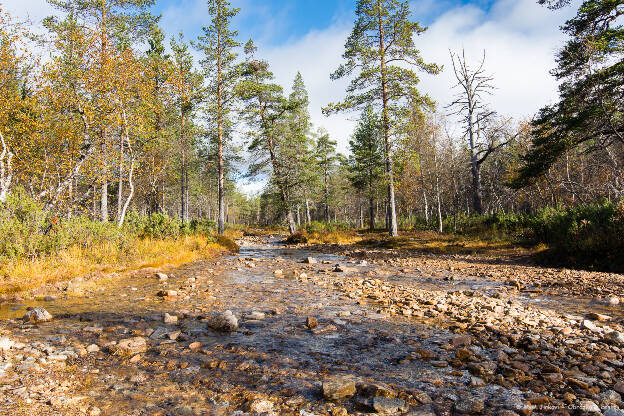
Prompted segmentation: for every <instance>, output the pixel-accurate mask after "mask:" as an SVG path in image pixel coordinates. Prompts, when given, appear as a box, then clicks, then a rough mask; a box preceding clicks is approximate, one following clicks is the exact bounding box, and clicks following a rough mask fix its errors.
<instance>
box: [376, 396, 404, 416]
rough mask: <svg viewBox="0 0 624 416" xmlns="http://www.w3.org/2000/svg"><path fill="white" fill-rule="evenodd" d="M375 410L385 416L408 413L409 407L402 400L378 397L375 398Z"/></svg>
mask: <svg viewBox="0 0 624 416" xmlns="http://www.w3.org/2000/svg"><path fill="white" fill-rule="evenodd" d="M373 409H374V410H375V411H376V412H377V413H380V414H383V415H393V414H397V413H403V412H407V411H408V410H409V405H408V404H407V403H405V402H404V401H403V400H401V399H390V398H387V397H381V396H377V397H374V398H373Z"/></svg>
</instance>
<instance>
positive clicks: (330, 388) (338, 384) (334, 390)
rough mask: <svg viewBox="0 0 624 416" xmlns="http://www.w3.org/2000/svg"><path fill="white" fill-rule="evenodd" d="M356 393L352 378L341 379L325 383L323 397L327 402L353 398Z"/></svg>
mask: <svg viewBox="0 0 624 416" xmlns="http://www.w3.org/2000/svg"><path fill="white" fill-rule="evenodd" d="M355 392H356V388H355V381H353V379H350V378H346V377H341V378H336V379H333V380H330V381H326V382H324V383H323V397H324V398H325V399H326V400H340V399H344V398H348V397H353V395H354V394H355Z"/></svg>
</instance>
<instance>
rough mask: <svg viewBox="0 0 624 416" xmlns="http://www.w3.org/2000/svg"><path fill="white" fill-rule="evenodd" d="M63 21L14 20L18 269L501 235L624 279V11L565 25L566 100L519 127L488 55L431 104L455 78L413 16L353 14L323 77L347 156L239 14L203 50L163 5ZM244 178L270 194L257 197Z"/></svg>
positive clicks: (12, 142)
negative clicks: (342, 82)
mask: <svg viewBox="0 0 624 416" xmlns="http://www.w3.org/2000/svg"><path fill="white" fill-rule="evenodd" d="M540 3H544V6H548V7H549V8H551V9H557V8H562V7H571V6H570V5H568V2H566V1H558V2H554V1H553V2H548V1H541V2H540ZM50 4H51V5H52V6H53V7H54V8H55V10H56V11H57V12H58V13H56V14H55V15H54V16H50V17H49V18H47V19H45V20H44V22H43V26H44V27H43V28H35V27H33V26H32V25H29V24H28V22H23V21H19V20H16V19H15V18H12V17H11V16H10V15H9V14H7V13H6V12H0V13H1V15H0V29H1V36H0V40H1V43H0V47H1V55H0V65H1V68H2V70H1V71H0V76H1V77H2V78H1V82H0V88H1V89H2V93H1V94H0V97H1V99H2V105H1V106H0V108H1V111H2V113H1V117H0V138H1V144H2V153H1V155H0V201H2V204H3V208H2V222H1V225H0V227H1V228H2V232H1V234H2V243H1V244H2V249H1V250H0V251H1V255H2V256H3V258H5V259H10V260H13V259H17V258H20V257H24V258H30V259H32V258H34V257H38V256H42V255H43V256H45V255H47V254H49V253H51V252H54V251H58V250H59V249H66V248H68V247H71V246H73V245H75V244H80V243H81V241H78V240H77V239H76V238H72V237H78V236H80V238H84V234H85V233H86V234H94V235H93V237H90V238H92V239H93V240H94V241H100V240H102V241H104V240H110V239H114V238H116V237H113V234H115V233H116V231H114V228H115V227H116V228H117V229H119V230H123V229H126V230H132V231H131V233H133V234H137V233H138V234H141V235H142V236H147V235H150V234H153V233H165V234H167V233H169V234H171V233H172V235H173V236H174V237H175V236H177V235H178V234H182V235H185V234H194V233H196V232H204V231H206V232H208V231H209V232H212V233H213V234H217V235H223V233H224V232H225V230H226V228H227V227H230V228H236V227H239V228H240V227H241V226H248V227H249V226H251V227H253V226H259V227H270V226H278V227H279V226H286V227H287V228H288V231H289V232H290V234H293V233H295V232H297V231H298V230H299V235H300V239H301V238H302V239H304V240H305V238H306V237H305V235H301V234H305V233H306V230H317V231H319V230H324V231H327V230H334V231H336V230H341V231H345V230H351V229H362V230H364V229H369V230H376V229H377V230H379V229H385V230H386V231H388V233H389V235H390V236H397V235H398V234H399V229H401V230H408V231H413V230H434V231H436V232H439V233H451V234H453V233H466V232H470V231H471V230H472V231H474V230H488V229H489V230H490V231H492V230H493V229H499V230H503V231H504V232H506V233H508V234H513V235H516V236H517V235H521V236H522V237H521V239H522V240H523V241H524V240H526V241H529V240H530V241H532V242H533V243H543V244H545V245H547V246H549V247H551V248H554V249H556V250H558V251H560V252H561V253H563V254H564V257H565V253H579V252H582V253H584V255H583V256H581V257H583V259H580V260H578V261H579V262H580V263H579V264H584V265H589V266H598V267H602V268H616V269H617V268H621V267H622V266H623V264H622V262H621V256H619V255H618V253H620V252H621V251H620V250H621V249H622V248H623V247H624V246H623V245H622V244H623V241H622V238H621V235H622V231H624V228H622V227H624V222H623V221H624V211H623V208H622V205H621V203H620V202H619V201H621V198H622V192H623V189H624V181H623V170H622V163H624V148H623V145H624V139H623V136H622V93H623V88H622V70H621V69H622V68H621V65H622V61H621V57H622V29H621V19H620V16H621V13H622V10H621V8H622V5H621V4H620V3H619V2H613V1H611V2H601V1H586V2H584V3H583V4H582V6H581V7H580V8H579V10H578V14H577V15H576V17H574V18H573V19H571V20H569V21H568V22H567V23H566V24H565V26H563V27H562V30H563V31H564V32H565V33H566V35H567V36H568V41H567V43H566V44H565V45H564V46H563V47H562V48H561V50H559V51H558V52H557V54H556V57H555V62H553V65H555V64H556V69H555V70H554V71H553V75H554V76H555V77H556V78H557V79H558V80H559V82H560V101H559V102H558V103H556V104H553V105H549V106H544V107H543V108H542V110H541V111H540V112H539V113H538V114H536V115H535V116H534V117H533V118H532V119H524V120H517V119H513V118H510V117H507V116H505V115H504V114H501V113H499V112H497V110H496V109H495V108H492V106H491V105H490V104H489V99H490V97H491V95H492V94H493V91H494V89H495V82H496V80H495V79H494V77H493V76H492V75H490V72H489V71H488V61H487V54H486V51H485V49H484V51H483V56H482V59H480V60H477V61H470V60H469V59H467V58H466V55H465V53H464V52H463V51H460V50H458V51H450V55H451V61H452V67H453V68H452V69H453V72H454V74H455V80H456V84H455V85H448V88H449V89H452V90H453V91H454V93H455V96H454V100H453V101H452V102H450V103H438V102H436V97H432V96H429V95H428V94H427V92H426V91H422V90H420V89H419V77H420V76H421V74H424V73H426V74H429V75H431V74H433V75H435V74H437V73H439V72H440V71H441V69H442V67H441V66H440V65H438V64H436V63H433V62H427V61H426V59H425V58H424V57H423V56H421V53H420V51H419V49H418V38H419V35H421V34H422V33H423V32H425V31H426V27H423V26H421V25H420V24H419V23H418V22H417V21H415V20H414V19H413V16H412V15H411V13H410V5H409V4H408V3H406V2H400V1H388V2H382V3H381V4H377V3H376V2H372V1H360V2H358V3H357V9H356V20H355V23H354V27H353V31H352V33H351V35H350V36H349V38H348V39H347V41H346V44H345V49H344V55H343V63H342V64H341V65H340V66H339V67H338V68H336V69H335V72H333V73H332V74H327V76H328V77H331V78H332V79H334V80H339V79H346V80H349V85H348V88H347V90H346V91H345V94H344V100H342V101H341V102H337V103H327V105H326V106H325V107H324V108H323V112H324V113H325V114H328V115H329V114H335V113H339V112H349V113H351V114H352V115H353V114H354V115H355V117H358V118H359V122H358V125H357V127H356V129H355V131H353V132H352V135H351V137H350V138H348V140H349V152H348V153H347V154H342V153H339V152H338V151H337V146H336V143H337V139H338V138H335V137H333V138H332V137H330V135H329V133H327V131H326V130H324V129H323V127H322V126H315V125H313V124H312V123H311V120H310V109H309V106H310V102H309V99H308V92H307V91H306V84H305V80H304V79H303V77H302V76H301V74H300V73H299V74H298V75H297V76H296V77H295V79H294V80H293V81H292V85H286V86H282V85H278V84H277V83H276V81H275V79H274V75H273V73H272V72H271V63H270V62H267V61H266V60H264V59H263V58H262V50H259V49H258V47H257V46H256V45H255V44H254V42H253V41H252V40H243V39H240V37H239V36H238V32H237V28H236V27H233V24H232V21H233V19H234V18H235V17H236V15H237V14H238V13H239V12H240V10H239V9H237V8H235V7H233V6H232V5H231V4H230V3H229V2H227V1H220V0H219V1H217V0H215V1H209V2H208V5H207V9H206V12H207V16H209V18H210V20H209V21H207V23H206V26H205V27H204V28H203V34H202V35H200V36H199V37H198V38H197V39H186V38H185V37H184V35H183V33H180V34H179V35H178V36H175V37H172V38H171V39H167V38H166V37H165V35H164V33H163V30H162V29H161V28H160V27H159V23H158V22H159V17H158V16H155V15H153V14H152V13H151V12H150V7H151V6H153V4H154V2H153V1H149V0H140V1H139V0H128V1H116V2H112V1H111V2H107V1H100V0H93V1H71V0H50ZM42 31H43V32H42ZM41 33H45V34H44V35H42V34H41ZM42 49H43V50H45V51H46V53H45V54H42V53H35V51H41V50H42ZM194 53H195V54H194ZM196 57H198V58H197V59H196ZM544 76H545V77H546V76H550V75H548V74H544ZM342 139H344V138H342ZM242 178H245V179H252V180H253V179H255V180H259V181H265V182H266V186H264V188H263V189H262V190H261V191H260V192H258V193H255V194H250V193H248V192H247V193H246V192H244V191H243V190H241V189H240V187H239V184H240V180H241V179H242ZM94 222H99V223H100V224H94ZM85 227H86V228H87V229H88V230H90V231H85V230H84V229H85ZM160 228H163V229H162V230H161V229H160ZM75 229H81V230H80V232H75ZM100 234H102V235H100ZM597 256H598V257H599V258H600V259H601V261H602V263H603V264H596V261H595V260H596V259H595V258H596V257H597Z"/></svg>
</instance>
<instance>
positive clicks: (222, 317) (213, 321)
mask: <svg viewBox="0 0 624 416" xmlns="http://www.w3.org/2000/svg"><path fill="white" fill-rule="evenodd" d="M208 327H210V328H212V329H214V330H215V331H222V332H232V331H236V330H237V329H238V319H237V318H236V316H234V314H233V313H232V311H230V310H227V311H225V312H222V313H220V314H218V315H215V316H213V317H212V318H210V319H209V320H208Z"/></svg>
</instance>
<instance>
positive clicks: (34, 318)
mask: <svg viewBox="0 0 624 416" xmlns="http://www.w3.org/2000/svg"><path fill="white" fill-rule="evenodd" d="M52 318H54V317H53V316H52V315H51V314H50V313H49V312H48V311H46V310H45V309H43V308H32V309H30V310H29V311H28V312H26V314H24V317H23V318H22V319H23V320H24V321H25V322H30V323H33V324H36V323H39V322H48V321H51V320H52Z"/></svg>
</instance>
